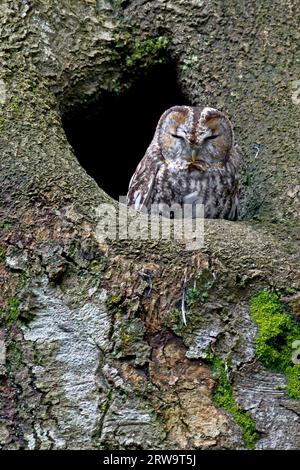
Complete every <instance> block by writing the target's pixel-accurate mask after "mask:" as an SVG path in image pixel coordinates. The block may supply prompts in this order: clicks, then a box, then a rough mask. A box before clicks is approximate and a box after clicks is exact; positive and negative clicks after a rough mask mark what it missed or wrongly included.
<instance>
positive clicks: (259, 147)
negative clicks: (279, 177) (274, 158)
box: [253, 144, 261, 159]
mask: <svg viewBox="0 0 300 470" xmlns="http://www.w3.org/2000/svg"><path fill="white" fill-rule="evenodd" d="M253 150H256V154H255V155H254V159H256V158H257V157H258V155H259V154H260V152H261V144H254V145H253Z"/></svg>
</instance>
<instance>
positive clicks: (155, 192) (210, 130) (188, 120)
mask: <svg viewBox="0 0 300 470" xmlns="http://www.w3.org/2000/svg"><path fill="white" fill-rule="evenodd" d="M233 139H234V137H233V130H232V126H231V123H230V121H229V119H228V117H227V116H226V115H225V114H224V113H222V112H220V111H218V110H217V109H213V108H208V107H205V108H200V107H191V106H174V107H172V108H170V109H168V110H167V111H165V112H164V114H163V115H162V116H161V118H160V120H159V122H158V125H157V128H156V131H155V134H154V138H153V140H152V142H151V144H150V146H149V147H148V149H147V151H146V154H145V156H144V158H143V159H142V160H141V162H140V163H139V165H138V167H137V169H136V171H135V173H134V175H133V177H132V178H131V181H130V183H129V190H128V194H127V204H128V205H130V206H133V207H134V208H135V209H136V210H141V209H144V210H145V209H146V210H147V211H148V212H150V210H151V205H158V204H161V203H162V204H167V205H168V206H171V205H172V204H179V205H181V206H182V205H184V204H195V203H197V204H203V205H204V217H207V218H224V219H230V220H236V219H237V217H238V210H239V185H238V155H237V153H236V151H235V149H234V141H233Z"/></svg>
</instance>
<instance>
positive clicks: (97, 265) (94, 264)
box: [88, 259, 102, 273]
mask: <svg viewBox="0 0 300 470" xmlns="http://www.w3.org/2000/svg"><path fill="white" fill-rule="evenodd" d="M88 269H89V270H90V271H92V272H93V273H99V272H100V271H101V269H102V263H101V262H100V261H99V260H97V259H93V260H92V261H91V262H90V264H89V266H88Z"/></svg>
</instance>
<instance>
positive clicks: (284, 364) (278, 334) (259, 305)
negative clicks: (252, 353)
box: [250, 290, 300, 399]
mask: <svg viewBox="0 0 300 470" xmlns="http://www.w3.org/2000/svg"><path fill="white" fill-rule="evenodd" d="M250 313H251V318H252V319H253V320H254V321H255V322H256V323H257V325H258V335H257V338H256V354H257V357H258V358H259V359H260V360H261V362H262V363H263V364H264V366H265V367H267V368H269V369H271V370H274V371H277V372H283V373H285V374H286V375H287V379H288V385H287V391H288V394H289V396H290V397H291V398H298V399H300V366H299V364H294V362H293V352H294V351H293V344H294V342H295V341H297V340H298V341H299V340H300V324H299V323H298V322H296V321H295V320H294V319H293V318H292V316H291V315H290V314H289V312H288V311H287V310H286V308H285V306H284V304H283V303H282V302H281V296H280V294H277V293H276V292H271V291H269V290H262V291H261V292H259V293H258V294H256V295H255V296H254V297H252V299H251V301H250Z"/></svg>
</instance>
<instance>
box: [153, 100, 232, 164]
mask: <svg viewBox="0 0 300 470" xmlns="http://www.w3.org/2000/svg"><path fill="white" fill-rule="evenodd" d="M154 139H155V140H156V143H157V144H158V146H159V149H160V152H161V155H162V157H163V158H164V159H165V160H173V161H177V162H178V161H182V162H190V163H192V164H199V165H201V164H203V165H204V167H206V168H207V166H210V165H213V164H214V163H221V162H222V163H225V162H226V160H227V159H228V158H229V152H230V150H231V148H232V146H233V130H232V126H231V123H230V121H229V119H228V118H227V116H226V115H225V114H224V113H222V112H220V111H218V110H217V109H214V108H209V107H205V108H201V107H192V106H174V107H172V108H170V109H168V110H167V111H165V112H164V114H163V115H162V116H161V118H160V120H159V123H158V125H157V129H156V132H155V137H154Z"/></svg>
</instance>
